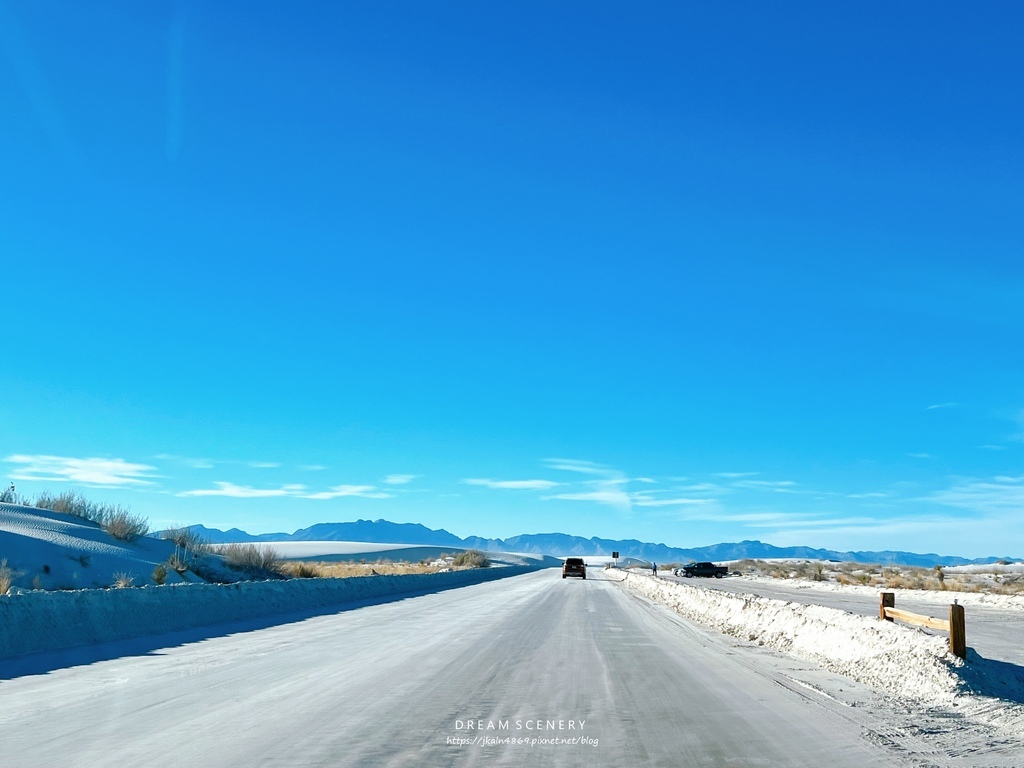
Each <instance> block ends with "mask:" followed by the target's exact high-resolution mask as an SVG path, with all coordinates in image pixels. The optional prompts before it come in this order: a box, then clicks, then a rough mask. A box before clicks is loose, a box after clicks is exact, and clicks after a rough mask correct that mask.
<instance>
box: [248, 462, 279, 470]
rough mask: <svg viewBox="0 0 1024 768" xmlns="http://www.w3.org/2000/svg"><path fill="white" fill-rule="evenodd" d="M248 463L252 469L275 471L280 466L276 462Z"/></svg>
mask: <svg viewBox="0 0 1024 768" xmlns="http://www.w3.org/2000/svg"><path fill="white" fill-rule="evenodd" d="M248 463H249V466H250V467H252V468H253V469H277V468H278V467H280V466H281V465H280V464H278V463H277V462H276V461H250V462H248Z"/></svg>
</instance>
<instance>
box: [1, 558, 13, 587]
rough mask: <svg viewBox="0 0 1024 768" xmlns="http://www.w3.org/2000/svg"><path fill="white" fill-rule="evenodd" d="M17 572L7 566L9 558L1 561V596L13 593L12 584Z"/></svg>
mask: <svg viewBox="0 0 1024 768" xmlns="http://www.w3.org/2000/svg"><path fill="white" fill-rule="evenodd" d="M14 577H15V572H14V569H13V568H11V566H9V565H8V564H7V558H6V557H5V558H4V559H3V560H0V595H6V594H7V593H8V592H10V591H11V584H13V583H14Z"/></svg>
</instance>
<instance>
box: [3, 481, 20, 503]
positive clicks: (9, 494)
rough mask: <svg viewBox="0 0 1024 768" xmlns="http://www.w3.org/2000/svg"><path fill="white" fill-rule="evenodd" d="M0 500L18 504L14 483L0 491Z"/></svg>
mask: <svg viewBox="0 0 1024 768" xmlns="http://www.w3.org/2000/svg"><path fill="white" fill-rule="evenodd" d="M0 502H2V503H4V504H19V503H20V501H19V500H18V494H16V493H15V492H14V483H11V487H10V488H4V489H3V490H2V491H0Z"/></svg>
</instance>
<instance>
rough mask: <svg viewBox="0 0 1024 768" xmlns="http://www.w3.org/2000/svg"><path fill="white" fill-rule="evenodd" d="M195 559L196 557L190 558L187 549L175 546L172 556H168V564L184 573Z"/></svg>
mask: <svg viewBox="0 0 1024 768" xmlns="http://www.w3.org/2000/svg"><path fill="white" fill-rule="evenodd" d="M193 560H194V558H190V557H189V556H188V553H187V552H186V551H184V550H183V549H181V548H180V547H178V546H175V547H174V551H173V552H172V553H171V556H170V557H168V558H167V564H168V565H169V566H171V568H173V569H174V570H176V571H177V572H178V573H184V572H185V571H187V570H188V569H189V566H191V565H192V564H193Z"/></svg>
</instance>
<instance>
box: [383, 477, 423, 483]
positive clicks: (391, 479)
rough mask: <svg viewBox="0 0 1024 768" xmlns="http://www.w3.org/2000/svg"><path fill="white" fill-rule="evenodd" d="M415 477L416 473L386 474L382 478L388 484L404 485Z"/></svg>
mask: <svg viewBox="0 0 1024 768" xmlns="http://www.w3.org/2000/svg"><path fill="white" fill-rule="evenodd" d="M417 477H418V475H388V476H387V477H385V478H384V482H385V483H387V484H388V485H406V484H407V483H411V482H412V481H413V480H415V479H416V478H417Z"/></svg>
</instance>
